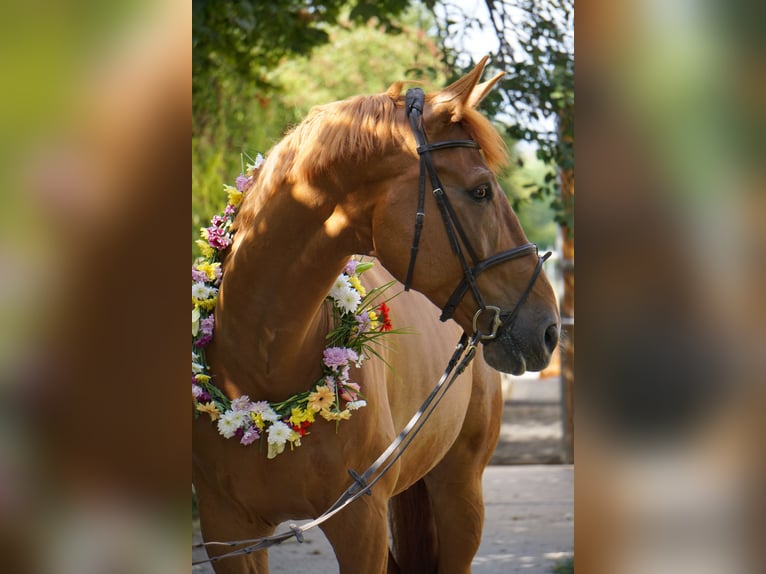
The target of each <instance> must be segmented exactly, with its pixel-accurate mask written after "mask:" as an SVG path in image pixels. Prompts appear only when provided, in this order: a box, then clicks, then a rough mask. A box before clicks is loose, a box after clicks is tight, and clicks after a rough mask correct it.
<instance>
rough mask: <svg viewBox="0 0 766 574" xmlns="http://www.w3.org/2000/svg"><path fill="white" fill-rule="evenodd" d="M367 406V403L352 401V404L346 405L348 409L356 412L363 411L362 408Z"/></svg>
mask: <svg viewBox="0 0 766 574" xmlns="http://www.w3.org/2000/svg"><path fill="white" fill-rule="evenodd" d="M366 406H367V401H361V400H360V401H351V402H350V403H346V408H347V409H348V410H350V411H356V410H358V409H361V408H362V407H366Z"/></svg>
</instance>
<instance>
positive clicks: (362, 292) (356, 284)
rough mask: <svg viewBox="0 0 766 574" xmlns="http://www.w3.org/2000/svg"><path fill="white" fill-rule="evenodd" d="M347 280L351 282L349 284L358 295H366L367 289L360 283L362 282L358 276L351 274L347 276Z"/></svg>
mask: <svg viewBox="0 0 766 574" xmlns="http://www.w3.org/2000/svg"><path fill="white" fill-rule="evenodd" d="M348 282H349V283H351V286H352V287H353V288H354V289H355V290H356V292H357V293H359V295H361V296H362V297H364V296H365V295H367V289H365V288H364V285H362V282H361V281H359V277H357V276H356V275H352V276H351V277H349V278H348Z"/></svg>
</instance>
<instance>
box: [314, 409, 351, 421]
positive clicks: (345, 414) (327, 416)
mask: <svg viewBox="0 0 766 574" xmlns="http://www.w3.org/2000/svg"><path fill="white" fill-rule="evenodd" d="M319 414H320V415H322V418H323V419H324V420H326V421H347V420H348V419H350V418H351V411H349V410H348V409H345V410H342V411H341V412H339V413H335V412H332V411H330V410H328V409H324V410H322V411H320V412H319Z"/></svg>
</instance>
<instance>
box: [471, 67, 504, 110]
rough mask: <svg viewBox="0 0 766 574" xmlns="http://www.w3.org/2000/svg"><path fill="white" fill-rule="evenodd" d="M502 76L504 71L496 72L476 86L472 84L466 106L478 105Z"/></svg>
mask: <svg viewBox="0 0 766 574" xmlns="http://www.w3.org/2000/svg"><path fill="white" fill-rule="evenodd" d="M503 76H505V72H498V73H497V75H495V76H494V77H493V78H492V79H491V80H487V81H486V82H482V83H481V84H479V85H478V86H474V88H473V90H471V95H470V97H469V98H468V102H467V104H468V107H471V108H475V107H476V106H478V105H479V104H480V103H481V101H482V100H483V99H484V98H485V97H486V96H487V94H488V93H489V92H490V91H491V90H492V88H494V87H495V84H497V83H498V82H499V81H500V78H502V77H503Z"/></svg>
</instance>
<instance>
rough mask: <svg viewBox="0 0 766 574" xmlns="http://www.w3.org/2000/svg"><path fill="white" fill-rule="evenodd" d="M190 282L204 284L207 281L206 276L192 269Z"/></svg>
mask: <svg viewBox="0 0 766 574" xmlns="http://www.w3.org/2000/svg"><path fill="white" fill-rule="evenodd" d="M192 281H194V282H195V283H204V282H205V281H207V274H206V273H205V272H204V271H200V270H199V269H195V268H194V267H192Z"/></svg>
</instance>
